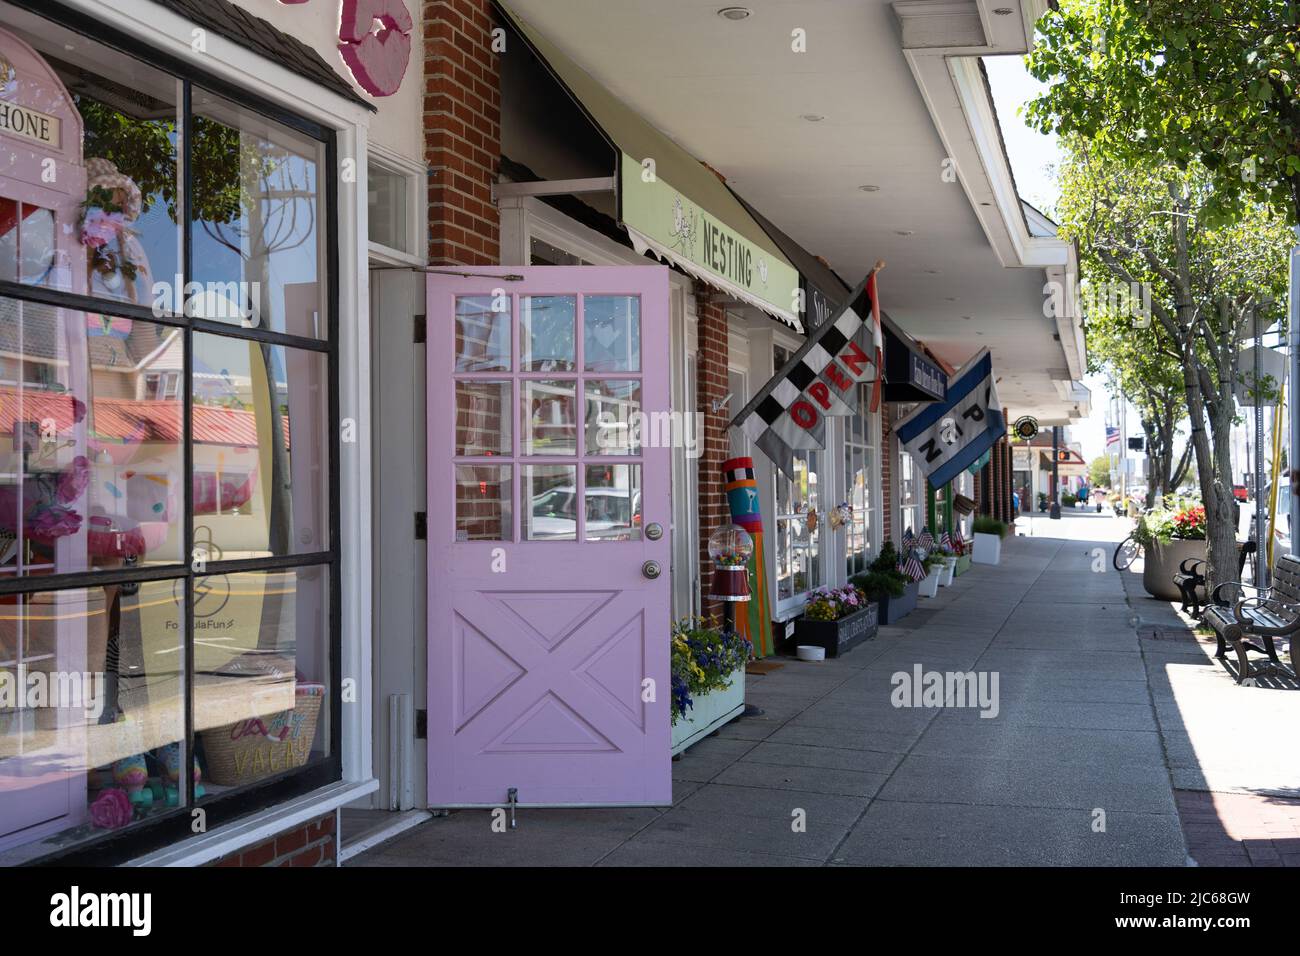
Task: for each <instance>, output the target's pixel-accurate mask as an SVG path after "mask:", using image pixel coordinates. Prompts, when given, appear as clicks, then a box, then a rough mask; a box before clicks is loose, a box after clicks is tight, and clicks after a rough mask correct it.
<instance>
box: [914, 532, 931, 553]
mask: <svg viewBox="0 0 1300 956" xmlns="http://www.w3.org/2000/svg"><path fill="white" fill-rule="evenodd" d="M916 546H917V547H918V548H920V549H921V550H922V551H924V552H925V553H926V554H929V553H930V549H931V548H933V547H934V535H932V534H930V529H929V528H922V529H921V534H920V537H918V538H917V539H916Z"/></svg>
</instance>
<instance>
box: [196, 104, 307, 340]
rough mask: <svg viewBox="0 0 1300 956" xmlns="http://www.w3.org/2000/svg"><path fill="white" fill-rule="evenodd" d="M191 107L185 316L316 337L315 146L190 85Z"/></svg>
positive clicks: (277, 124)
mask: <svg viewBox="0 0 1300 956" xmlns="http://www.w3.org/2000/svg"><path fill="white" fill-rule="evenodd" d="M194 112H195V117H194V128H195V145H194V148H195V151H196V155H197V156H199V157H200V158H201V161H196V162H195V168H194V173H195V175H194V214H193V216H192V220H193V221H192V224H191V227H190V236H191V239H192V241H193V243H194V279H195V281H197V282H198V283H200V285H202V286H203V293H202V294H201V295H200V296H198V297H197V298H195V297H192V298H191V299H189V300H188V301H187V302H186V310H187V313H188V314H191V315H194V316H196V317H202V318H207V319H212V320H214V321H220V322H229V323H232V324H235V325H246V326H250V327H253V328H260V329H269V330H271V331H274V332H287V333H289V334H292V335H302V336H307V337H312V338H324V337H325V336H326V335H327V333H328V326H327V321H326V312H325V300H324V295H325V264H324V263H325V256H324V235H325V223H324V219H323V212H322V209H323V205H324V204H323V202H322V196H321V190H322V188H323V187H322V181H321V166H322V164H323V163H324V159H325V146H324V144H323V143H320V142H318V141H316V140H313V139H310V138H308V137H306V136H304V135H302V134H300V133H297V132H295V131H293V130H291V129H289V128H288V127H286V126H282V125H281V124H279V123H277V122H275V121H274V120H271V119H268V118H267V117H265V116H262V115H261V114H260V113H255V112H253V111H252V110H248V109H245V108H243V107H241V106H237V105H235V104H233V103H230V102H228V101H226V100H223V99H221V98H220V97H218V96H216V95H214V94H211V93H207V92H205V91H202V90H198V89H196V90H195V91H194Z"/></svg>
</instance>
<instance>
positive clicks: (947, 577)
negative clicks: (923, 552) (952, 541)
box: [935, 544, 957, 588]
mask: <svg viewBox="0 0 1300 956" xmlns="http://www.w3.org/2000/svg"><path fill="white" fill-rule="evenodd" d="M935 553H936V554H937V555H939V557H941V558H943V572H942V573H941V574H940V575H939V587H941V588H946V587H947V586H948V585H950V584H952V579H953V578H954V577H955V576H956V574H957V551H956V549H955V548H954V547H953V546H952V545H944V544H941V545H939V546H938V547H937V548H935Z"/></svg>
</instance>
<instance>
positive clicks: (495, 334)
mask: <svg viewBox="0 0 1300 956" xmlns="http://www.w3.org/2000/svg"><path fill="white" fill-rule="evenodd" d="M456 371H458V372H508V371H510V297H509V296H491V295H461V296H457V297H456Z"/></svg>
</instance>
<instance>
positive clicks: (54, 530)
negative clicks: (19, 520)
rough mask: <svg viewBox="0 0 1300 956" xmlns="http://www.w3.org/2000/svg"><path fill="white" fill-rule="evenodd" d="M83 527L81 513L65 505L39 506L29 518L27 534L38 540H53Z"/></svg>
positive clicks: (74, 532)
mask: <svg viewBox="0 0 1300 956" xmlns="http://www.w3.org/2000/svg"><path fill="white" fill-rule="evenodd" d="M80 529H81V515H79V514H77V512H76V511H74V510H73V509H71V508H67V507H64V506H63V505H50V506H49V507H48V508H38V509H36V511H35V512H33V513H32V514H31V515H30V516H29V517H28V519H27V528H26V530H27V536H28V537H29V538H33V539H34V540H36V541H52V540H54V539H55V538H62V537H65V536H66V535H70V534H76V533H77V532H78V531H79V530H80Z"/></svg>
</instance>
